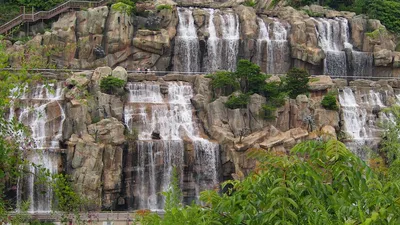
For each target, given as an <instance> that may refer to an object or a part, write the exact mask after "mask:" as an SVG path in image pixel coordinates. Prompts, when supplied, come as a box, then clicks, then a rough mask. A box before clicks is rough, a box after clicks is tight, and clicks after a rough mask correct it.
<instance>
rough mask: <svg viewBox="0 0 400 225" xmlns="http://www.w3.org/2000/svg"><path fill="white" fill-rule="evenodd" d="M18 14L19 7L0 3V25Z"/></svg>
mask: <svg viewBox="0 0 400 225" xmlns="http://www.w3.org/2000/svg"><path fill="white" fill-rule="evenodd" d="M18 15H19V7H18V6H17V5H15V4H10V3H3V4H0V25H1V24H4V23H6V22H8V21H10V20H12V19H14V17H16V16H18Z"/></svg>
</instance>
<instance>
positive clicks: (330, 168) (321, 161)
mask: <svg viewBox="0 0 400 225" xmlns="http://www.w3.org/2000/svg"><path fill="white" fill-rule="evenodd" d="M249 157H251V158H255V159H257V160H258V161H259V162H260V163H259V166H258V167H257V168H256V170H255V171H254V172H253V173H252V174H250V175H249V176H248V177H247V178H245V179H244V180H243V181H238V180H235V181H227V182H225V183H224V186H225V188H227V189H228V191H227V192H225V193H224V194H219V193H218V191H216V190H210V191H205V192H203V193H202V194H201V200H202V201H203V202H204V203H205V205H204V206H200V205H195V204H193V205H191V206H182V205H180V204H179V203H177V202H179V201H175V203H174V201H171V198H167V206H168V207H166V208H165V210H166V211H165V215H164V217H163V218H160V217H159V216H158V215H155V214H151V213H150V212H148V211H141V212H139V213H138V217H139V219H140V220H141V221H140V222H141V224H143V225H145V224H248V225H250V224H255V225H256V224H257V225H258V224H315V225H318V224H326V225H328V224H399V223H400V214H399V213H400V202H399V201H398V199H399V197H400V186H399V185H400V182H399V180H398V179H397V177H398V175H394V176H392V175H391V174H395V173H386V174H383V173H381V172H380V171H381V170H379V169H378V168H370V167H368V166H367V165H366V164H365V163H364V162H363V161H362V160H361V159H359V158H358V157H356V156H355V155H353V154H352V153H351V152H350V151H349V150H348V149H347V148H346V147H345V145H344V144H343V143H341V142H339V141H336V140H330V141H328V142H323V141H307V142H302V143H300V144H298V145H296V146H295V147H294V148H293V149H292V150H291V152H290V154H289V155H281V154H277V153H272V152H266V151H265V150H251V151H250V152H249ZM392 165H394V164H392ZM398 168H399V166H392V167H389V168H388V169H389V171H398ZM177 189H178V187H177V185H176V184H175V187H172V188H171V189H170V192H169V193H171V192H174V193H176V190H177ZM168 196H171V194H169V195H168ZM174 196H179V195H177V194H175V195H174ZM171 203H172V204H171Z"/></svg>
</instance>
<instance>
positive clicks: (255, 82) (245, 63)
mask: <svg viewBox="0 0 400 225" xmlns="http://www.w3.org/2000/svg"><path fill="white" fill-rule="evenodd" d="M235 75H236V77H237V78H238V79H240V80H241V82H240V86H241V89H242V92H243V93H247V92H252V93H258V94H261V93H262V90H263V89H264V85H265V79H266V78H267V75H265V74H263V73H261V69H260V66H258V65H257V64H255V63H252V62H250V61H249V60H246V59H241V60H239V62H238V64H237V69H236V72H235Z"/></svg>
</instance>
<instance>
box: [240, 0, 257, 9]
mask: <svg viewBox="0 0 400 225" xmlns="http://www.w3.org/2000/svg"><path fill="white" fill-rule="evenodd" d="M243 5H245V6H248V7H252V8H254V7H255V6H256V5H257V2H256V1H254V0H246V1H244V3H243Z"/></svg>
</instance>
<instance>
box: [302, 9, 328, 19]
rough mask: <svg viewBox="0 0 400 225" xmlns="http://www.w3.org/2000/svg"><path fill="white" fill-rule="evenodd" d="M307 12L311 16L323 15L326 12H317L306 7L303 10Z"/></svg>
mask: <svg viewBox="0 0 400 225" xmlns="http://www.w3.org/2000/svg"><path fill="white" fill-rule="evenodd" d="M303 11H304V12H305V13H307V15H309V16H311V17H323V16H324V14H322V13H317V12H313V11H311V10H308V9H305V10H303Z"/></svg>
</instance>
